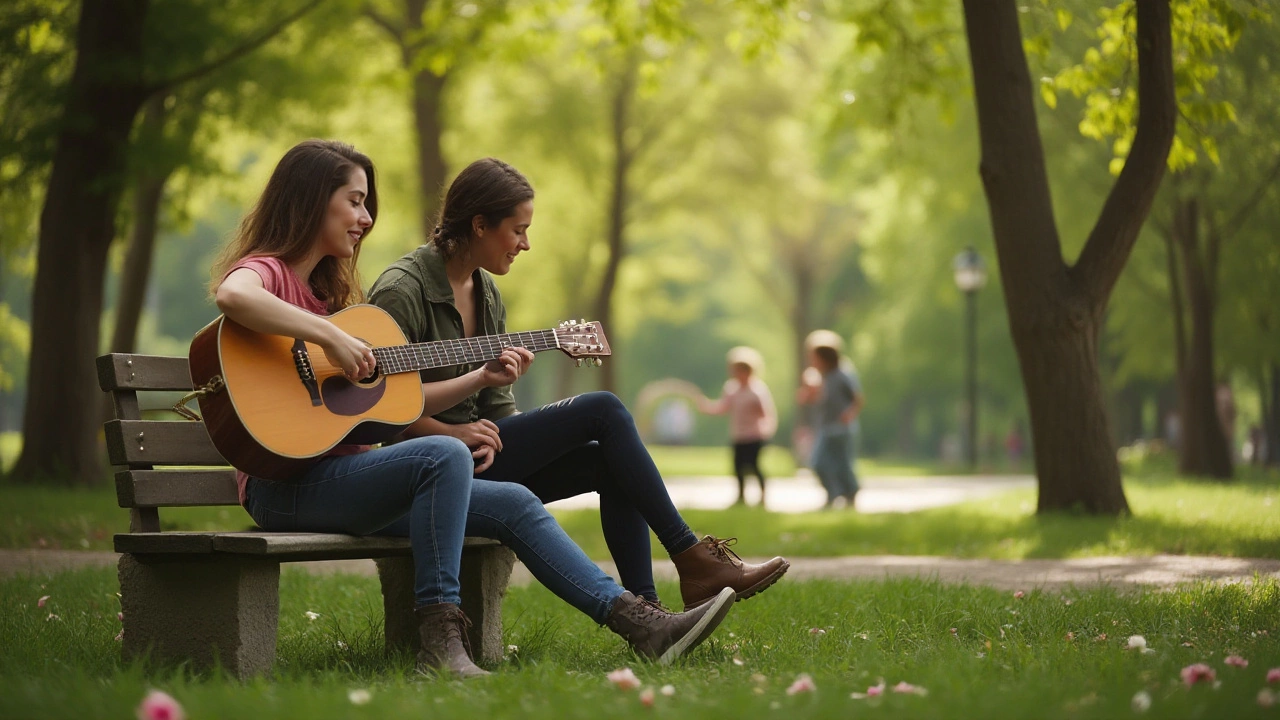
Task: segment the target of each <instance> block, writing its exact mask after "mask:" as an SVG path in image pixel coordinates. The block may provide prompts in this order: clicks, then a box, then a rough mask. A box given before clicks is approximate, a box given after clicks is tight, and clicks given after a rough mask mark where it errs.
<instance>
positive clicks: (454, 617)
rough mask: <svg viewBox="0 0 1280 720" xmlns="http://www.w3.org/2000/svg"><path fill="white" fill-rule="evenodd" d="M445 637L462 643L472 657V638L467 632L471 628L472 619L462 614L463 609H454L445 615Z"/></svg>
mask: <svg viewBox="0 0 1280 720" xmlns="http://www.w3.org/2000/svg"><path fill="white" fill-rule="evenodd" d="M444 626H445V630H444V632H445V637H446V638H452V639H456V640H458V641H460V642H461V643H462V644H463V646H464V647H466V648H467V655H471V654H472V653H471V636H470V635H469V634H468V633H467V632H466V631H467V629H468V628H470V627H471V618H469V617H467V614H466V613H464V612H462V608H454V609H451V610H449V611H448V612H447V613H446V614H445V623H444Z"/></svg>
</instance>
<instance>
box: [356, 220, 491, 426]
mask: <svg viewBox="0 0 1280 720" xmlns="http://www.w3.org/2000/svg"><path fill="white" fill-rule="evenodd" d="M475 286H476V299H477V300H478V301H479V302H478V304H479V310H480V326H479V327H478V328H477V330H476V333H477V334H479V335H496V334H498V333H505V332H506V331H507V308H506V306H505V305H503V304H502V294H501V293H499V292H498V288H497V286H496V285H494V283H493V276H492V275H490V274H489V273H487V272H485V271H484V270H476V275H475ZM369 302H371V303H373V304H374V305H377V306H378V307H380V308H382V309H383V310H386V311H387V312H388V313H390V314H391V317H393V318H395V320H396V322H397V323H399V324H400V328H401V329H402V330H404V334H405V336H406V337H408V338H409V342H429V341H432V340H457V339H460V338H461V337H462V336H463V335H462V316H461V315H460V314H459V313H458V308H457V307H455V306H454V304H453V288H452V287H451V286H450V285H449V277H448V276H447V275H445V270H444V260H443V259H441V257H440V255H439V254H438V253H437V252H436V247H435V245H434V244H432V243H428V244H426V245H422V246H420V247H418V248H417V249H416V250H414V251H413V252H411V253H409V254H408V255H405V256H404V257H402V258H400V259H399V260H397V261H395V262H394V263H392V264H391V266H390V267H388V268H387V269H386V270H383V271H382V274H381V275H379V276H378V279H377V280H376V281H374V283H373V288H372V289H371V290H370V291H369ZM477 367H479V365H455V366H452V367H443V368H435V369H433V370H423V371H422V381H423V382H437V381H440V380H448V379H449V378H451V377H457V376H459V375H465V374H466V373H468V372H471V371H472V370H474V369H476V368H477ZM515 412H516V400H515V397H514V396H513V395H512V394H511V386H510V385H506V386H503V387H494V388H485V389H483V390H481V391H480V392H478V393H475V394H473V395H471V396H470V397H468V398H466V399H465V400H463V401H462V402H460V403H458V404H457V405H454V406H453V407H451V408H449V409H448V410H445V411H444V412H442V413H438V414H437V415H435V416H434V417H435V419H436V420H439V421H440V422H443V423H448V424H450V425H461V424H463V423H471V422H475V421H477V420H479V419H481V418H484V419H486V420H498V419H501V418H504V417H507V416H508V415H511V414H514V413H515Z"/></svg>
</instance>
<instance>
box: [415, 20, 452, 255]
mask: <svg viewBox="0 0 1280 720" xmlns="http://www.w3.org/2000/svg"><path fill="white" fill-rule="evenodd" d="M409 4H410V5H411V6H412V5H413V4H414V3H412V2H411V3H409ZM418 17H419V20H418V23H419V25H421V23H422V20H421V13H419V15H418ZM405 67H406V68H408V69H410V71H411V72H413V129H414V132H415V134H416V136H417V141H418V181H419V182H420V183H421V184H422V232H423V237H424V238H425V239H426V241H427V242H430V241H431V238H432V231H433V230H434V229H435V225H436V213H438V212H440V205H441V201H442V199H443V197H442V195H443V193H444V190H445V179H446V174H447V172H448V169H447V168H446V167H445V163H444V152H443V151H442V150H441V149H440V134H441V132H443V127H442V124H441V122H440V113H441V105H440V98H441V95H442V94H443V93H444V88H445V84H446V83H447V82H448V79H449V75H448V74H447V73H446V74H444V75H436V74H434V73H432V72H431V71H430V70H426V69H420V70H416V71H415V70H413V67H414V62H413V61H412V60H410V59H408V57H407V55H406V59H405Z"/></svg>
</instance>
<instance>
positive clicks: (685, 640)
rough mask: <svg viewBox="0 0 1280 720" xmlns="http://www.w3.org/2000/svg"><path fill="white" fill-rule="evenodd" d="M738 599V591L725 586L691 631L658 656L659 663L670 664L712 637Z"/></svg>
mask: <svg viewBox="0 0 1280 720" xmlns="http://www.w3.org/2000/svg"><path fill="white" fill-rule="evenodd" d="M737 599H738V596H737V593H735V592H734V591H733V588H725V589H723V590H721V591H720V594H719V595H717V596H716V597H715V599H713V600H711V602H710V605H711V607H710V608H709V609H708V610H707V612H706V613H705V614H704V615H703V616H702V617H700V618H698V622H697V624H695V625H694V626H693V628H692V629H690V630H689V632H687V633H685V634H684V637H682V638H680V639H679V640H677V641H676V642H675V644H674V645H672V646H671V647H669V648H667V651H666V652H664V653H662V656H661V657H659V658H658V664H659V665H670V664H671V663H672V661H674V660H675V659H676V658H678V657H680V656H681V655H684V654H685V653H687V652H689V651H690V650H692V649H694V648H696V647H698V645H699V644H701V643H702V641H703V640H706V639H707V638H708V637H710V636H711V633H713V632H715V629H716V628H717V627H719V626H720V622H721V621H723V620H724V619H725V616H727V615H728V614H729V611H730V610H732V609H733V603H734V602H735V601H736V600H737Z"/></svg>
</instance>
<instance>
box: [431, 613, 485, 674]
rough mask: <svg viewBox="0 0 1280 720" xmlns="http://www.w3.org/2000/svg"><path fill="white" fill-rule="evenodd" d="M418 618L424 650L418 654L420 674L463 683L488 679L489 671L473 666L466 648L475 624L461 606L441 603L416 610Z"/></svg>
mask: <svg viewBox="0 0 1280 720" xmlns="http://www.w3.org/2000/svg"><path fill="white" fill-rule="evenodd" d="M414 614H415V615H417V616H418V621H419V625H418V635H419V637H420V638H421V641H422V649H421V650H419V651H418V670H420V671H423V672H434V673H439V674H453V675H456V676H457V677H460V678H462V679H464V680H465V679H468V678H475V677H484V676H485V675H488V674H489V673H488V671H486V670H482V669H481V668H479V667H477V666H476V664H475V663H473V662H471V655H469V654H468V653H467V647H466V646H465V645H464V643H465V642H466V637H467V628H469V627H471V621H470V620H468V619H467V616H466V615H464V614H462V608H460V607H458V606H457V605H450V604H447V603H440V604H438V605H424V606H423V607H420V608H418V609H417V610H414Z"/></svg>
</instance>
